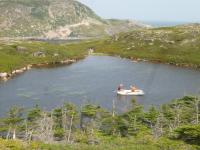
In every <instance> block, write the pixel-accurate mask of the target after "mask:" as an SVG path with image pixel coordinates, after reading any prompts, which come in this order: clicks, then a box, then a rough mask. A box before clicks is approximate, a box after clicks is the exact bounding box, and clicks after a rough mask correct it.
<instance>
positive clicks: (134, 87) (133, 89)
mask: <svg viewBox="0 0 200 150" xmlns="http://www.w3.org/2000/svg"><path fill="white" fill-rule="evenodd" d="M130 88H131V89H130V90H131V92H135V91H136V90H138V88H137V87H136V86H134V85H131V86H130Z"/></svg>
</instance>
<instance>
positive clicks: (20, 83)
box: [0, 56, 200, 116]
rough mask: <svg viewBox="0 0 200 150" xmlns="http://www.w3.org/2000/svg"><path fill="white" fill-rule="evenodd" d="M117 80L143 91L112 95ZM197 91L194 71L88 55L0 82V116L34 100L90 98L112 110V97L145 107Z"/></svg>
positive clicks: (53, 103) (120, 107) (199, 79)
mask: <svg viewBox="0 0 200 150" xmlns="http://www.w3.org/2000/svg"><path fill="white" fill-rule="evenodd" d="M120 83H123V84H124V85H125V87H126V88H129V87H130V85H132V84H134V85H136V86H137V87H139V88H140V89H142V90H144V92H145V95H144V96H140V97H139V96H138V97H131V96H117V94H116V88H117V86H118V85H119V84H120ZM199 91H200V71H196V70H193V69H186V68H178V67H175V66H170V65H164V64H154V63H150V62H138V63H135V62H132V61H130V60H128V59H121V58H117V57H111V56H88V57H87V58H85V59H84V60H81V61H79V62H77V63H74V64H71V65H68V66H64V67H57V68H43V69H36V68H35V69H32V70H30V71H27V72H25V73H24V74H22V75H19V76H16V77H15V78H13V79H10V80H9V81H7V82H2V83H0V116H2V115H4V114H5V112H7V111H8V109H9V108H10V107H11V106H13V105H15V106H20V107H25V108H29V107H32V106H34V105H36V104H38V105H40V106H41V107H42V108H43V109H45V110H49V109H51V108H54V107H57V106H60V105H62V104H63V103H64V102H72V103H75V104H77V106H81V105H84V104H86V103H92V104H96V105H100V106H102V107H105V108H107V109H112V103H113V100H114V101H115V105H116V109H117V111H118V112H121V111H126V110H127V109H128V108H129V107H130V100H131V99H132V98H135V99H136V101H137V102H138V103H140V104H143V105H144V106H145V107H146V108H147V107H148V106H149V105H152V104H153V105H160V104H163V103H167V102H169V101H170V100H171V99H176V98H180V97H183V96H184V95H192V94H198V93H199Z"/></svg>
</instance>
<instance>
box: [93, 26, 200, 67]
mask: <svg viewBox="0 0 200 150" xmlns="http://www.w3.org/2000/svg"><path fill="white" fill-rule="evenodd" d="M93 47H94V48H95V50H96V52H98V53H106V54H109V55H119V56H122V57H126V58H131V59H146V60H151V61H155V62H163V63H170V64H175V65H181V66H188V67H195V68H199V67H200V25H199V24H192V25H185V26H176V27H165V28H155V29H148V30H137V31H132V32H127V33H121V34H118V35H115V36H113V37H112V38H109V39H106V40H102V41H99V42H98V43H94V45H93Z"/></svg>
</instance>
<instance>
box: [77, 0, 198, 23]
mask: <svg viewBox="0 0 200 150" xmlns="http://www.w3.org/2000/svg"><path fill="white" fill-rule="evenodd" d="M79 1H80V2H82V3H84V4H86V5H88V6H89V7H90V8H92V9H93V10H94V11H95V12H96V13H97V14H98V15H100V16H101V17H103V18H117V19H134V20H140V21H167V22H168V21H169V22H200V0H79Z"/></svg>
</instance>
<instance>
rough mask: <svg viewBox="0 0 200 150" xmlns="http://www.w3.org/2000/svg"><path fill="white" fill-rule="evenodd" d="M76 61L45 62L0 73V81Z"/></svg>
mask: <svg viewBox="0 0 200 150" xmlns="http://www.w3.org/2000/svg"><path fill="white" fill-rule="evenodd" d="M77 61H78V60H76V59H66V60H62V61H58V62H47V63H39V64H29V65H27V66H25V67H23V68H20V69H16V70H12V71H11V72H0V81H1V80H2V81H7V80H9V79H10V78H12V77H14V76H16V75H19V74H22V73H24V72H25V71H27V70H30V69H31V68H37V67H39V68H41V67H48V66H52V65H68V64H72V63H75V62H77Z"/></svg>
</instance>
